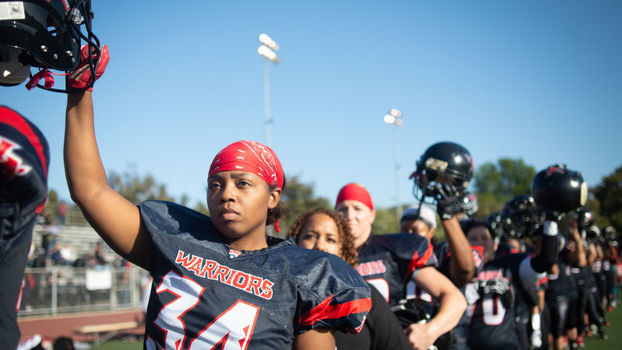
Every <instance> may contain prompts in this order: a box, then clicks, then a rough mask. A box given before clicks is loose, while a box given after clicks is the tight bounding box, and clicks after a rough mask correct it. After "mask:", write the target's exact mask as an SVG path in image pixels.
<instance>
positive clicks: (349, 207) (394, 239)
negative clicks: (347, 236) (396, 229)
mask: <svg viewBox="0 0 622 350" xmlns="http://www.w3.org/2000/svg"><path fill="white" fill-rule="evenodd" d="M335 208H336V211H337V212H339V213H340V214H341V215H342V216H343V217H344V218H346V220H347V222H348V224H349V225H350V229H351V231H352V235H353V237H354V246H355V248H356V249H357V252H358V257H359V265H358V267H357V270H358V271H359V273H360V274H361V276H363V277H364V278H365V280H366V281H367V282H369V283H370V284H372V285H373V286H374V287H376V289H378V291H379V292H380V293H381V294H382V295H383V296H384V297H385V298H386V300H387V301H388V302H389V304H390V305H392V306H395V305H397V304H398V303H399V302H400V301H401V300H403V299H405V297H406V286H407V284H408V283H409V282H410V281H411V280H412V281H414V282H415V284H416V285H417V286H419V287H421V288H422V289H423V290H425V291H426V292H428V293H429V294H430V295H431V296H432V297H433V298H434V299H436V300H438V301H439V309H438V312H437V314H436V315H435V316H434V318H432V319H431V320H430V321H429V322H427V323H425V324H411V325H409V326H408V327H407V329H406V330H407V331H408V332H409V339H410V342H411V344H413V347H414V348H416V349H427V348H428V347H429V346H430V345H431V344H432V343H434V340H435V339H437V338H438V337H439V336H440V335H442V334H444V333H446V332H447V331H449V330H450V329H452V328H453V327H454V326H455V325H456V324H457V322H458V319H459V318H460V316H461V315H462V313H463V312H464V307H465V306H466V304H465V300H464V297H463V296H462V294H461V293H460V291H459V290H458V289H457V288H456V287H455V286H454V285H453V284H452V283H451V281H450V280H449V279H447V278H446V277H445V276H444V275H443V274H441V273H440V272H438V271H437V270H436V269H435V268H434V267H435V265H436V259H435V257H434V253H433V247H432V245H431V244H430V243H429V242H428V241H427V240H426V239H425V238H423V237H421V236H419V235H413V234H409V233H406V232H404V233H398V234H387V235H374V234H372V233H371V225H372V223H373V221H374V218H375V211H374V209H373V208H374V206H373V202H372V200H371V196H370V195H369V192H367V190H366V189H365V188H364V187H363V186H361V185H359V184H355V183H350V184H347V185H345V186H344V187H343V188H342V189H341V190H340V191H339V194H338V196H337V200H336V204H335Z"/></svg>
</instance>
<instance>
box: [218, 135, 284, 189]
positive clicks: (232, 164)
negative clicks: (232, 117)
mask: <svg viewBox="0 0 622 350" xmlns="http://www.w3.org/2000/svg"><path fill="white" fill-rule="evenodd" d="M228 170H239V171H248V172H250V173H253V174H255V175H257V176H259V177H260V178H262V179H263V180H264V181H266V183H268V185H270V186H277V187H278V188H281V189H282V188H283V182H284V179H285V177H284V175H283V167H282V166H281V162H280V161H279V158H277V156H276V154H275V153H274V151H273V150H272V149H271V148H270V147H268V146H266V145H262V144H261V143H258V142H254V141H247V140H244V141H238V142H234V143H232V144H230V145H229V146H227V147H225V148H224V149H223V150H222V151H220V152H218V154H217V155H216V157H214V160H213V161H212V165H211V166H210V167H209V175H212V174H215V173H218V172H221V171H228Z"/></svg>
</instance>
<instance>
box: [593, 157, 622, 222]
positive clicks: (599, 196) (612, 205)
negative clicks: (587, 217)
mask: <svg viewBox="0 0 622 350" xmlns="http://www.w3.org/2000/svg"><path fill="white" fill-rule="evenodd" d="M594 197H595V198H596V200H597V201H598V205H599V214H600V215H602V216H604V217H605V218H606V219H607V221H608V222H609V223H610V224H611V226H613V227H614V228H615V229H616V231H617V232H622V166H621V167H619V168H617V169H616V170H615V171H614V172H613V173H612V174H610V175H608V176H605V177H604V178H603V179H602V181H601V183H600V184H598V185H597V186H596V188H594ZM592 210H593V211H595V210H594V208H592ZM598 216H599V215H597V218H598ZM601 220H602V219H601Z"/></svg>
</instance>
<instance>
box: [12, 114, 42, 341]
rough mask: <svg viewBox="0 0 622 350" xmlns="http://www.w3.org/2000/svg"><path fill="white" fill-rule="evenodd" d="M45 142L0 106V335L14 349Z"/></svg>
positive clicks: (20, 118) (38, 202) (26, 122)
mask: <svg viewBox="0 0 622 350" xmlns="http://www.w3.org/2000/svg"><path fill="white" fill-rule="evenodd" d="M49 158H50V154H49V149H48V143H47V141H46V139H45V137H44V136H43V134H42V133H41V131H40V130H39V129H38V128H37V127H36V126H35V125H34V124H32V123H31V122H30V121H29V120H27V119H26V118H24V117H23V116H22V115H20V114H19V113H17V112H16V111H14V110H12V109H10V108H8V107H5V106H0V281H2V288H0V340H1V343H2V347H3V348H6V349H15V347H17V343H18V341H19V336H20V332H19V327H18V325H17V310H18V308H19V295H20V293H21V286H22V279H23V277H24V267H25V266H26V259H27V257H28V251H29V249H30V244H31V242H32V230H33V227H34V224H35V220H36V217H37V214H38V213H39V212H40V211H41V209H43V206H44V205H45V203H46V199H47V195H48V191H47V172H48V164H49Z"/></svg>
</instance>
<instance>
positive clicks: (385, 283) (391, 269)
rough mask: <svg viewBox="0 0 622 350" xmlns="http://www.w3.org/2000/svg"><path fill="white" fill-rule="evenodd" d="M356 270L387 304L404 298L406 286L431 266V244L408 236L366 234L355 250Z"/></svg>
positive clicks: (434, 260) (403, 234)
mask: <svg viewBox="0 0 622 350" xmlns="http://www.w3.org/2000/svg"><path fill="white" fill-rule="evenodd" d="M358 257H359V265H358V266H357V268H356V269H357V270H358V272H359V274H361V276H363V278H365V280H366V281H367V282H369V284H371V285H373V286H374V287H376V289H378V291H379V292H380V294H382V295H383V296H384V297H385V299H386V300H387V301H388V302H389V304H390V305H396V304H397V303H398V302H399V301H400V300H402V299H404V298H405V297H406V285H407V283H408V282H409V281H410V280H411V279H412V278H413V277H414V276H415V275H416V273H417V272H418V271H419V270H420V269H422V268H425V267H435V266H436V257H435V256H434V252H433V247H432V245H431V244H430V243H429V242H428V240H426V239H425V238H423V237H421V236H419V235H413V234H410V233H396V234H390V235H370V236H369V239H368V240H367V242H365V243H364V244H363V245H362V246H361V247H360V248H359V250H358Z"/></svg>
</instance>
